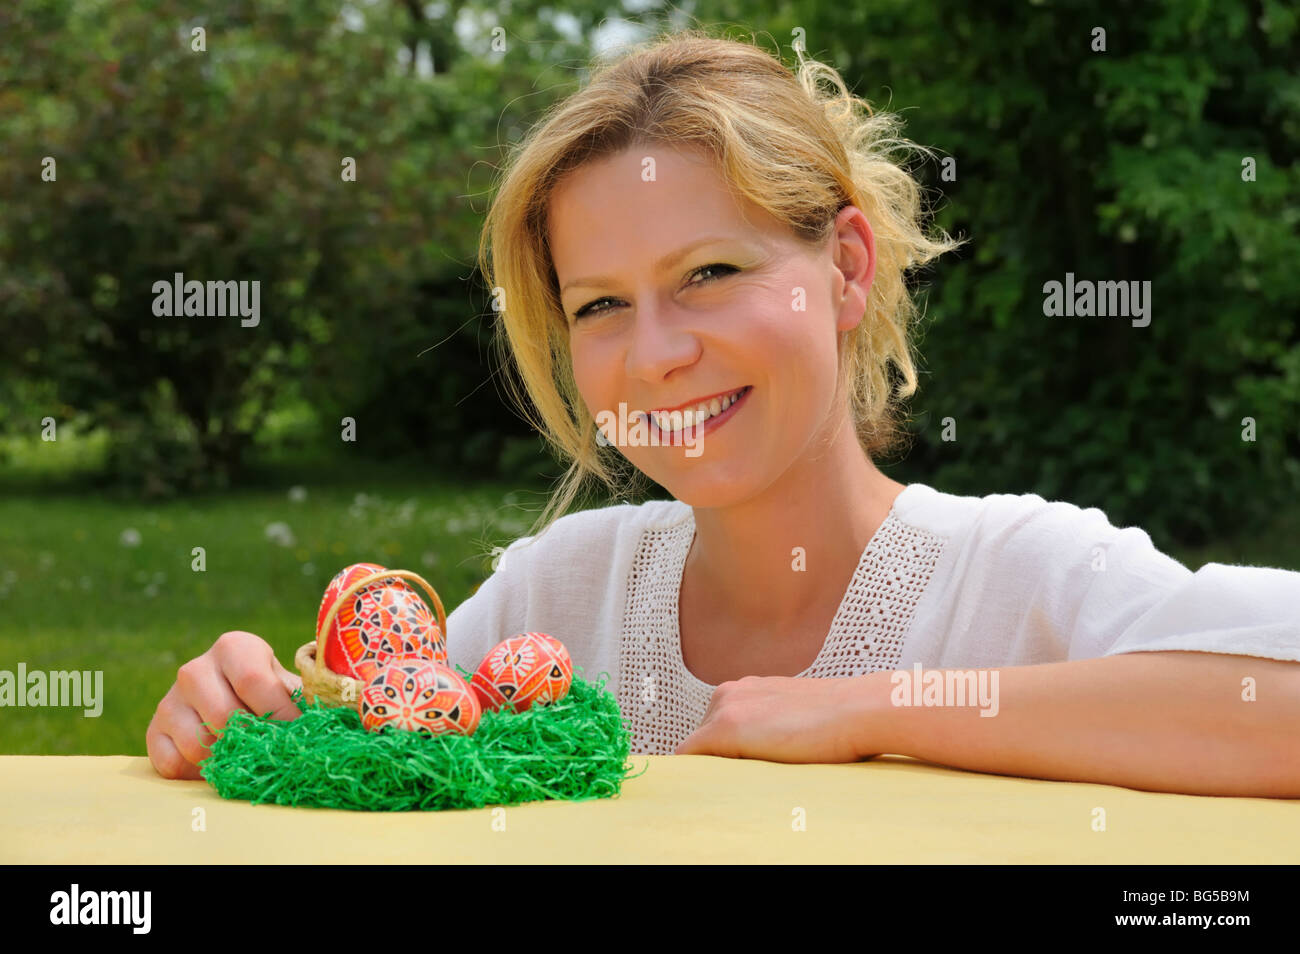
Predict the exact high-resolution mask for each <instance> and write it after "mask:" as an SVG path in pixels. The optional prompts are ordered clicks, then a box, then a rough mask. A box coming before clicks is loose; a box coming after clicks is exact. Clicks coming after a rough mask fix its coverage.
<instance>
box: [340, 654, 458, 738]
mask: <svg viewBox="0 0 1300 954" xmlns="http://www.w3.org/2000/svg"><path fill="white" fill-rule="evenodd" d="M482 714H483V710H482V708H481V707H480V706H479V701H478V699H477V698H476V697H475V696H474V693H473V691H472V690H471V689H470V687H469V686H468V685H466V683H465V680H464V679H462V678H461V677H460V675H459V674H458V673H456V672H454V671H453V670H451V669H448V668H447V667H446V666H443V665H442V664H440V663H436V662H433V661H432V660H429V659H422V658H419V657H414V656H409V657H408V656H403V657H398V658H396V659H393V660H391V661H389V662H387V663H385V664H384V665H383V666H381V667H380V669H379V671H378V673H376V674H375V676H374V677H373V678H372V679H371V680H370V682H369V683H368V684H367V685H366V687H365V689H363V690H362V691H361V725H362V726H363V727H365V728H366V730H368V731H370V732H378V731H379V730H380V729H382V728H383V727H384V726H386V725H391V726H396V727H397V728H399V729H402V730H403V731H406V732H419V733H421V734H423V735H442V734H443V733H454V734H458V735H473V734H474V730H475V729H477V728H478V723H479V719H480V717H481V716H482Z"/></svg>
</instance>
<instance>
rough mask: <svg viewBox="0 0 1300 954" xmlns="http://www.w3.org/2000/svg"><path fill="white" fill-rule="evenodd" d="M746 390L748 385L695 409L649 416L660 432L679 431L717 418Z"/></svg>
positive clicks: (660, 412) (654, 412)
mask: <svg viewBox="0 0 1300 954" xmlns="http://www.w3.org/2000/svg"><path fill="white" fill-rule="evenodd" d="M746 390H748V385H746V387H743V388H740V389H739V390H736V391H733V392H732V393H731V394H728V395H726V396H725V397H722V398H714V399H713V400H712V401H706V402H705V403H703V404H700V405H699V406H697V407H693V408H687V409H686V410H679V411H651V412H650V416H651V417H653V418H654V422H655V423H656V424H657V425H659V429H660V430H661V431H665V432H671V431H679V430H682V429H683V428H686V427H693V426H695V425H696V424H703V423H704V422H705V421H707V420H708V419H709V418H711V417H717V416H718V415H719V414H721V413H722V412H723V411H725V410H726V409H727V408H729V407H731V405H733V404H735V403H736V401H737V400H739V398H740V396H741V395H742V394H744V393H745V391H746Z"/></svg>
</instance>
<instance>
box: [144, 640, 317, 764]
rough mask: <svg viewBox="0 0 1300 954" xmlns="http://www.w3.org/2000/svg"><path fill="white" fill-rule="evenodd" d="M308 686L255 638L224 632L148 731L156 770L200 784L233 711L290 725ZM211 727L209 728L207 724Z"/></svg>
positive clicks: (181, 678) (187, 670)
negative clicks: (296, 694)
mask: <svg viewBox="0 0 1300 954" xmlns="http://www.w3.org/2000/svg"><path fill="white" fill-rule="evenodd" d="M301 685H302V677H301V676H297V675H295V674H293V673H291V672H289V671H288V670H287V669H285V668H284V667H283V666H281V665H280V661H279V660H278V659H276V658H275V653H274V652H273V651H272V650H271V647H270V645H269V644H268V643H267V642H266V640H264V639H262V637H260V636H254V635H253V634H252V633H242V632H231V633H223V634H222V635H221V636H220V637H218V639H217V641H216V642H215V643H213V644H212V648H211V649H209V650H208V651H207V652H206V653H204V654H203V655H201V656H197V657H195V658H194V659H191V660H190V661H189V662H187V663H185V664H184V665H183V666H181V667H180V669H179V670H177V672H176V682H175V683H173V684H172V687H171V689H169V690H168V691H167V694H166V695H165V696H163V698H162V701H161V702H160V703H158V708H157V710H156V711H155V712H154V715H153V720H152V721H151V722H150V723H149V728H148V730H147V731H146V732H145V747H146V748H147V749H148V752H149V761H150V762H152V763H153V767H154V770H155V771H157V772H158V774H159V775H161V776H162V777H163V778H181V779H200V778H202V775H200V774H199V769H198V763H199V762H200V761H201V760H203V759H205V758H207V757H208V756H209V755H210V754H211V752H210V750H209V747H210V746H211V745H212V743H213V742H214V741H215V740H216V735H214V734H213V731H212V730H216V731H217V732H220V731H221V730H222V729H224V728H225V725H226V720H227V719H228V718H229V717H230V714H231V713H232V712H237V711H238V712H252V713H255V714H257V715H264V714H266V713H268V712H269V713H271V716H272V718H276V719H283V720H285V721H289V720H292V719H296V718H298V716H299V715H301V714H302V713H301V712H299V710H298V707H297V706H296V705H294V704H293V700H292V699H291V698H290V697H289V696H290V693H291V692H293V690H294V689H296V688H298V687H299V686H301ZM204 722H207V723H209V725H208V726H204V725H201V723H204Z"/></svg>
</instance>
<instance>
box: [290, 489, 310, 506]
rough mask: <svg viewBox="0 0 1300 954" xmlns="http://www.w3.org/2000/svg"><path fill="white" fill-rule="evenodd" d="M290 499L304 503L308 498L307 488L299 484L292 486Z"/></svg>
mask: <svg viewBox="0 0 1300 954" xmlns="http://www.w3.org/2000/svg"><path fill="white" fill-rule="evenodd" d="M289 499H290V500H291V501H293V502H294V503H302V502H303V501H304V500H306V499H307V488H306V487H299V486H294V487H290V488H289Z"/></svg>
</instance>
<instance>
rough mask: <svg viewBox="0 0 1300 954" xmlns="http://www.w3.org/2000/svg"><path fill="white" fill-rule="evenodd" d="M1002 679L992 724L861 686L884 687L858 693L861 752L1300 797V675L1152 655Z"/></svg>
mask: <svg viewBox="0 0 1300 954" xmlns="http://www.w3.org/2000/svg"><path fill="white" fill-rule="evenodd" d="M942 671H943V670H939V672H942ZM996 672H997V673H998V682H997V687H998V711H997V714H996V715H995V716H992V717H985V716H981V715H980V712H979V709H978V708H974V707H955V706H933V707H929V706H896V705H894V704H893V701H891V700H890V699H889V698H888V695H891V694H893V695H897V693H894V692H893V690H894V689H896V688H898V686H897V684H892V685H891V684H884V685H882V683H881V681H880V680H879V679H878V677H881V676H885V677H886V678H888V677H890V676H892V674H891V673H872V674H871V675H870V676H867V677H863V679H864V680H867V679H870V680H877V681H876V682H875V683H873V684H871V685H868V684H867V683H866V682H865V681H864V682H863V683H862V684H861V685H860V687H859V688H860V689H861V692H860V693H859V696H860V698H859V700H858V702H859V705H860V706H861V708H860V709H859V711H860V712H862V713H864V715H863V716H860V717H859V719H858V723H859V725H860V728H861V729H862V730H863V731H862V733H861V735H860V736H859V745H860V746H861V747H862V748H861V751H862V752H863V753H864V754H870V753H872V752H882V751H887V752H896V753H898V754H900V755H910V756H912V757H914V758H918V759H925V760H927V761H932V762H937V763H940V764H942V765H949V766H952V767H954V768H964V769H973V770H975V771H979V772H990V773H994V774H999V775H1020V776H1028V777H1032V778H1046V779H1059V780H1066V781H1079V782H1102V783H1105V784H1110V785H1124V786H1127V787H1129V788H1137V789H1146V790H1149V791H1160V792H1181V793H1185V794H1192V795H1256V796H1270V797H1282V798H1298V797H1300V663H1296V662H1287V661H1282V660H1276V659H1262V658H1260V657H1257V656H1241V655H1229V654H1221V653H1203V652H1144V653H1121V654H1118V655H1114V656H1104V657H1101V658H1098V659H1080V660H1074V661H1071V662H1060V663H1048V664H1044V665H1038V666H1016V667H1009V668H1004V669H1000V670H996ZM990 684H991V683H990ZM866 713H869V715H865V714H866ZM873 747H874V748H873Z"/></svg>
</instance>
